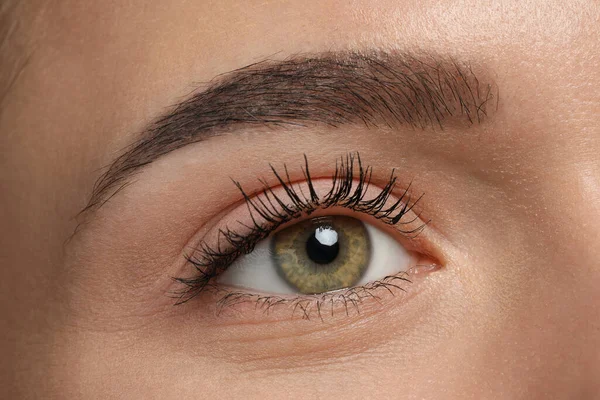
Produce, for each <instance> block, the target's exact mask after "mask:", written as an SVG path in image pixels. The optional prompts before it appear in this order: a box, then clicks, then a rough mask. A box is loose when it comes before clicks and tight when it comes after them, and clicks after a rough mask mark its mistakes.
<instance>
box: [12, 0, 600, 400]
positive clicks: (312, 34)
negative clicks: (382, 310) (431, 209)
mask: <svg viewBox="0 0 600 400" xmlns="http://www.w3.org/2000/svg"><path fill="white" fill-rule="evenodd" d="M241 4H242V3H240V2H238V1H218V2H208V1H205V2H198V1H184V0H181V1H179V0H174V1H163V2H141V1H118V0H114V1H109V2H106V1H103V2H95V1H69V0H66V1H62V2H59V3H52V2H48V3H45V4H40V5H39V7H38V8H37V9H32V10H27V14H26V15H23V16H19V15H15V16H14V17H15V18H19V19H22V21H21V23H22V24H23V26H28V27H30V29H27V30H26V31H27V32H28V33H27V34H26V35H27V36H28V41H27V43H28V49H29V50H30V51H29V53H30V54H31V56H30V58H29V61H28V63H27V64H26V65H25V66H24V68H23V70H22V73H21V74H20V75H19V77H18V79H17V80H16V81H15V83H14V85H12V87H11V89H10V92H9V93H8V94H7V96H6V98H5V100H4V103H3V104H2V109H1V110H0V148H2V149H3V151H2V155H1V156H0V183H1V185H0V186H1V196H0V225H1V226H2V228H0V229H1V231H0V235H1V236H0V238H1V240H0V262H1V273H0V274H1V275H0V280H1V282H2V283H1V285H0V287H1V291H0V292H1V294H0V296H1V298H2V301H1V306H0V314H1V319H2V320H3V321H5V323H3V327H2V328H0V329H1V330H2V337H3V339H2V342H1V345H2V349H1V351H2V352H3V353H6V355H7V356H6V357H4V359H5V360H8V361H5V362H3V364H4V365H3V366H2V367H1V368H2V371H1V373H2V375H0V384H5V385H0V386H4V387H8V388H9V389H8V390H10V391H11V392H10V393H12V395H11V396H9V397H11V398H19V397H23V398H29V397H36V396H39V394H40V393H44V391H47V393H53V394H58V397H59V398H81V396H83V397H84V398H95V397H99V398H102V397H113V398H114V397H115V393H117V396H119V395H120V396H123V398H135V396H136V395H138V396H141V397H140V398H148V397H149V396H150V397H151V396H152V395H156V396H157V397H158V398H168V397H170V396H177V397H183V398H192V397H195V396H197V397H200V398H211V395H214V396H217V397H219V396H225V397H227V396H234V395H236V394H237V395H240V394H241V393H249V394H250V395H251V396H265V397H273V398H282V397H284V396H286V394H289V393H290V391H292V393H296V391H298V392H300V391H304V392H305V393H306V396H307V397H317V396H322V397H328V396H333V395H339V396H342V395H344V397H347V398H352V397H353V395H355V394H356V395H357V397H363V396H360V395H359V394H361V393H368V394H369V396H370V397H376V396H377V394H380V395H381V396H382V397H392V398H394V397H402V396H405V395H406V397H407V398H409V397H411V396H413V398H454V397H461V398H464V394H465V393H473V395H474V397H476V398H485V397H495V398H498V397H502V398H536V396H539V398H547V396H549V395H550V396H554V395H555V394H558V397H564V398H593V397H596V396H600V386H599V384H598V379H597V377H598V376H599V375H600V352H599V351H598V349H599V348H600V338H599V336H600V334H599V332H600V322H599V321H600V296H599V295H598V293H600V291H598V289H597V288H598V287H600V264H599V263H598V261H597V260H598V259H600V251H599V250H598V249H599V247H598V246H597V243H598V241H599V240H600V156H599V154H600V34H599V32H600V30H599V29H598V27H599V26H600V9H599V6H598V3H597V2H595V1H591V0H590V1H571V2H564V1H544V0H539V1H527V2H524V1H516V0H515V1H496V2H492V1H489V2H482V1H475V0H472V1H471V0H468V1H385V0H381V1H318V2H317V1H314V2H306V1H265V0H261V1H245V2H243V5H241ZM28 24H29V25H28ZM18 32H20V33H19V34H23V35H25V33H24V31H18ZM363 49H383V50H400V51H409V52H416V53H418V52H426V53H439V54H446V55H450V56H452V57H455V58H457V59H464V60H471V61H473V62H474V63H476V64H477V65H481V66H482V68H484V69H485V70H486V71H489V73H490V74H491V75H492V77H493V79H494V80H495V82H496V83H497V85H498V88H499V90H500V96H501V106H500V108H499V110H498V111H499V112H498V115H497V116H496V121H495V122H494V123H495V125H494V127H493V128H490V129H489V130H488V131H484V132H483V133H481V134H480V135H479V137H478V138H477V139H476V140H475V139H474V138H473V137H465V139H464V141H462V142H461V141H458V142H459V143H458V144H456V143H454V144H452V146H451V149H450V150H448V151H452V152H456V153H460V154H461V157H456V159H455V161H454V164H455V165H456V168H463V169H464V170H465V171H467V170H468V171H470V173H473V174H478V175H479V176H484V177H485V179H487V180H488V181H489V182H492V183H493V184H494V185H497V186H498V187H502V188H503V191H500V192H498V193H497V196H496V199H500V200H501V201H502V202H504V204H509V205H512V206H513V207H514V208H515V209H519V210H520V213H521V214H519V215H521V217H522V219H521V222H520V223H521V225H522V226H521V229H520V230H519V232H522V233H523V234H522V235H517V236H518V237H519V238H520V239H521V240H522V241H521V242H519V243H516V244H515V243H514V242H509V241H506V242H504V243H511V246H512V245H514V246H512V247H510V248H507V247H501V246H500V243H501V242H499V244H498V248H495V249H494V256H495V257H496V259H501V258H502V257H504V256H505V255H506V254H510V256H511V257H515V258H516V259H519V258H520V259H522V260H523V265H522V268H516V267H515V270H519V271H521V273H520V275H518V276H517V277H516V278H515V279H514V281H513V280H512V279H507V280H506V282H505V283H506V285H507V286H506V287H505V288H504V289H503V290H499V289H494V290H498V293H499V296H498V298H497V299H495V300H494V301H497V303H495V304H497V305H498V310H497V312H498V313H499V315H501V316H503V318H505V320H504V321H510V325H512V326H514V327H515V330H514V331H513V330H511V331H505V330H503V329H500V328H498V327H500V326H505V325H502V323H503V322H500V321H498V320H492V319H490V320H487V319H484V320H485V321H486V323H485V324H483V323H480V321H482V319H480V318H476V317H473V318H469V317H468V313H465V314H464V315H463V314H460V316H461V318H464V319H461V321H462V322H461V323H464V324H465V326H467V325H468V327H469V328H471V330H467V328H464V332H463V331H462V330H461V332H462V333H464V334H462V335H457V339H456V340H457V342H456V343H458V344H457V347H456V349H461V351H460V352H459V351H458V350H454V349H453V348H451V346H449V344H450V343H451V342H442V341H440V342H439V343H444V345H443V347H440V348H437V349H434V350H432V349H429V350H431V352H430V353H429V354H437V355H438V356H439V357H437V358H436V359H429V360H419V359H418V357H417V356H416V355H415V354H417V355H418V354H419V353H418V351H417V350H414V349H412V348H409V349H408V350H406V348H400V347H394V344H393V343H392V344H388V345H387V346H383V347H382V348H380V349H379V350H377V351H378V352H375V353H373V352H372V353H370V354H369V355H365V354H362V355H361V354H359V355H356V356H355V357H354V358H353V360H352V361H351V362H345V363H343V364H341V365H339V366H337V365H331V366H329V368H325V367H323V368H317V369H315V370H313V371H310V370H305V369H302V368H299V367H298V368H294V369H291V370H290V371H285V370H284V371H281V370H277V371H271V370H267V369H265V370H260V368H257V369H258V372H256V373H254V374H252V373H238V372H236V371H235V369H232V368H231V366H230V365H229V364H227V363H226V362H225V361H221V360H220V359H218V358H211V357H195V356H194V354H192V355H190V354H179V355H178V356H177V357H176V356H173V355H170V356H164V355H161V357H160V358H158V356H157V354H159V353H155V352H154V351H153V350H152V349H147V348H144V347H143V346H134V347H131V348H129V347H122V348H111V347H110V346H111V343H112V342H111V341H110V340H109V339H106V342H103V340H104V339H103V334H104V333H105V332H103V331H97V332H94V333H93V335H91V336H92V337H94V340H98V343H105V346H106V347H105V349H106V351H99V350H98V349H97V348H95V347H94V346H91V345H88V344H89V343H92V339H90V337H89V336H85V335H80V334H79V332H78V330H77V324H78V322H77V321H75V322H73V321H71V320H69V318H68V317H67V316H68V315H69V313H70V312H71V309H70V308H69V307H74V308H77V307H78V306H81V307H85V306H86V305H85V304H78V303H76V304H72V303H69V302H65V301H64V298H65V296H66V293H68V292H69V288H68V287H67V285H66V284H65V282H67V281H68V279H67V278H66V276H67V275H68V274H69V273H70V271H72V270H73V269H74V268H80V267H83V266H80V265H68V263H67V262H66V254H67V253H68V251H69V247H68V245H65V242H67V240H68V239H69V237H70V236H71V234H72V232H73V230H74V229H75V227H76V225H77V222H76V220H75V218H74V217H75V215H76V214H77V213H78V211H79V210H81V209H82V208H83V207H84V206H85V205H86V203H87V202H88V200H89V196H90V193H91V192H92V189H93V184H94V181H95V180H96V179H97V178H98V177H99V176H100V173H101V168H102V167H104V166H106V165H107V164H110V162H111V161H112V160H114V159H115V157H117V156H118V155H119V154H120V153H121V151H122V149H123V148H125V147H126V146H127V145H128V144H130V143H131V142H132V141H133V140H134V138H135V135H136V134H137V133H138V132H140V131H141V130H142V129H143V128H144V126H145V125H146V124H147V123H148V122H149V121H151V120H152V119H153V118H155V117H156V116H157V115H160V114H161V113H163V112H164V111H165V110H166V108H167V106H169V105H171V104H174V103H176V102H178V101H180V100H182V99H183V98H184V97H185V96H186V95H188V94H189V93H190V92H191V91H192V90H193V89H194V88H195V87H196V83H198V82H205V81H208V80H210V79H212V78H213V77H215V76H216V75H218V74H221V73H224V72H227V71H231V70H234V69H237V68H240V67H242V66H245V65H248V64H251V63H254V62H257V61H260V60H263V59H265V58H276V59H280V58H285V57H288V56H291V55H296V54H302V53H317V52H323V51H336V50H363ZM21 50H22V49H21ZM2 68H3V70H4V69H5V68H8V66H2ZM363 140H364V141H375V140H376V139H373V138H368V136H366V137H365V139H363ZM431 140H440V141H443V140H444V138H443V137H439V138H434V137H433V136H432V139H431ZM371 148H377V145H376V144H373V145H372V147H371ZM222 151H224V152H225V151H226V150H222ZM307 151H310V150H307ZM381 154H382V157H385V156H388V155H390V154H391V152H389V151H388V152H387V153H386V152H385V151H384V150H382V151H381ZM447 156H448V155H447V154H446V153H444V151H442V150H439V157H440V158H444V157H447ZM473 171H476V172H473ZM447 194H448V195H450V192H448V193H447ZM500 200H498V201H500ZM448 202H449V203H451V204H452V203H453V202H456V203H458V202H460V200H459V199H456V200H453V199H452V197H450V196H449V197H448ZM473 210H474V211H473V214H472V215H471V216H470V217H469V216H466V217H464V219H465V220H466V219H468V218H472V221H471V223H472V226H477V225H478V224H483V223H484V220H485V219H486V215H485V214H484V213H481V214H478V213H477V206H476V205H474V206H473ZM437 212H438V213H439V215H442V216H443V215H444V212H445V211H444V210H443V209H440V210H437ZM447 217H449V218H450V217H451V216H449V215H447ZM465 225H466V223H465ZM456 226H458V225H456ZM453 229H455V230H456V232H454V231H453ZM505 229H506V234H507V236H510V235H511V234H512V233H511V232H512V231H513V229H516V228H515V227H511V226H507V227H506V228H505ZM458 230H459V229H458V228H457V227H453V226H452V225H451V224H449V225H448V226H447V227H446V232H449V234H455V235H456V237H458V238H460V240H461V241H465V242H469V241H472V242H473V246H474V248H477V247H478V246H485V245H489V244H486V243H478V242H477V240H478V238H477V237H475V236H476V235H475V234H470V233H469V232H465V231H461V232H458ZM473 231H474V232H475V231H476V230H475V229H474V230H473ZM538 256H539V257H538ZM506 257H509V256H508V255H506ZM482 260H483V261H484V262H483V263H481V262H479V261H482ZM510 260H514V258H511V259H510ZM470 262H471V263H472V265H475V266H477V267H478V268H482V269H484V270H485V269H486V267H490V266H488V265H486V260H485V258H484V257H483V256H482V257H479V255H478V254H477V252H476V251H474V252H473V254H472V258H471V259H470ZM511 262H512V261H511ZM482 264H483V265H482ZM512 264H513V265H515V263H512ZM531 269H533V270H537V271H539V270H540V269H542V270H543V271H545V272H544V275H543V276H548V277H549V278H548V279H541V280H539V282H538V281H536V280H535V279H533V278H531V277H530V276H529V275H528V274H527V273H525V272H523V271H529V270H531ZM550 277H551V278H550ZM469 279H470V277H469V276H468V275H467V278H466V279H465V280H464V282H463V284H464V285H465V286H468V285H469V284H472V283H473V282H474V281H475V280H474V279H473V280H472V281H469ZM523 282H527V284H525V283H523ZM492 286H493V285H492ZM480 289H481V291H485V290H487V289H488V287H486V286H483V287H481V288H480ZM473 290H474V291H476V289H473ZM490 290H491V289H490ZM451 306H452V307H454V309H458V308H460V305H458V304H452V305H451ZM490 310H492V309H487V311H489V312H492V311H490ZM457 315H458V314H457ZM465 315H466V316H465ZM473 315H474V316H475V315H476V314H475V312H474V314H473ZM71 324H72V325H71ZM494 324H496V325H494ZM482 325H485V326H482ZM65 326H68V329H67V328H65ZM495 328H498V329H495ZM430 329H432V331H433V330H436V333H435V334H434V333H431V332H429V333H428V335H429V336H428V337H443V336H444V335H446V334H448V332H449V331H451V330H450V329H449V328H447V327H446V326H437V327H435V326H432V327H430ZM465 332H466V333H465ZM450 333H452V332H450ZM157 335H158V334H157ZM73 343H78V344H80V345H78V346H75V345H73ZM436 343H438V342H436ZM471 345H472V347H469V346H471ZM412 346H424V347H425V348H427V346H428V344H426V343H425V344H424V343H421V342H419V341H414V342H412ZM440 346H441V345H440ZM469 348H472V349H473V351H472V352H469V351H468V349H469ZM72 349H76V350H72ZM465 349H467V350H465ZM207 351H208V350H207ZM400 351H402V352H405V353H406V354H405V358H403V357H404V356H403V355H402V354H400V355H399V352H400ZM107 354H108V355H107ZM402 360H410V363H408V361H407V363H408V364H404V365H402V363H401V361H402ZM65 365H66V367H65ZM472 366H476V367H477V369H473V368H475V367H472ZM132 371H133V372H132ZM462 371H464V372H462ZM106 376H109V377H110V378H109V381H110V382H115V384H117V385H118V386H119V391H118V392H115V391H114V390H115V388H111V387H106V386H104V385H101V384H99V383H98V381H102V380H103V379H104V377H106ZM307 382H317V383H319V382H320V383H321V384H322V385H321V386H318V385H316V384H315V385H316V386H313V385H310V384H308V383H307ZM324 383H328V384H327V385H325V384H324ZM107 385H108V386H111V384H110V383H107ZM138 386H141V387H143V388H144V390H147V391H148V392H144V390H142V389H140V388H139V387H138ZM317 386H318V388H317ZM103 391H105V392H103ZM101 393H106V396H103V395H102V394H101ZM477 393H478V394H479V395H477ZM492 394H496V395H497V396H493V395H492ZM15 396H16V397H15Z"/></svg>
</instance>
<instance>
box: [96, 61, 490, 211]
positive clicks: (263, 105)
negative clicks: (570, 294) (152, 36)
mask: <svg viewBox="0 0 600 400" xmlns="http://www.w3.org/2000/svg"><path fill="white" fill-rule="evenodd" d="M486 75H487V74H486ZM480 79H481V78H478V77H477V76H476V75H475V73H474V72H473V68H472V66H471V65H470V64H467V63H459V62H457V61H456V60H454V59H452V58H445V57H438V56H433V55H427V56H415V55H407V54H403V53H387V52H371V53H357V52H328V53H319V54H316V55H296V56H293V57H290V58H288V59H286V60H283V61H271V60H266V61H262V62H259V63H255V64H252V65H249V66H246V67H243V68H240V69H237V70H235V71H232V72H229V73H227V74H223V75H220V76H218V77H217V78H215V79H214V80H213V81H212V82H210V83H209V84H208V85H207V86H206V87H205V89H204V90H201V91H198V92H197V93H195V94H193V95H192V96H191V97H189V98H188V99H187V100H185V101H183V102H181V103H179V104H177V105H176V106H175V107H174V108H173V109H172V111H170V112H169V113H167V114H166V115H164V116H162V117H160V118H158V119H157V120H156V121H155V122H153V123H152V124H151V125H150V126H149V127H148V128H147V129H146V130H145V131H143V132H142V134H141V135H140V137H139V139H138V141H137V142H136V143H134V144H133V145H132V146H131V147H130V148H129V149H127V150H126V151H125V152H124V153H123V154H122V155H121V156H120V157H118V158H117V159H116V160H115V161H114V162H113V163H112V164H111V165H110V166H109V167H108V169H107V170H106V172H105V173H104V174H103V175H102V176H101V177H100V178H99V179H98V181H97V182H96V184H95V186H94V190H93V193H92V196H91V199H90V202H89V204H88V205H87V207H86V209H85V210H84V211H86V210H92V209H95V208H97V207H99V206H101V205H102V204H104V202H106V201H107V200H108V199H109V198H110V197H112V196H113V195H114V194H116V193H117V192H118V191H119V190H121V189H122V188H124V187H125V186H126V185H127V184H128V183H129V182H130V178H131V176H132V175H133V174H135V173H136V172H138V171H139V170H140V168H141V167H143V166H145V165H148V164H150V163H151V162H152V161H154V160H156V159H157V158H159V157H161V156H163V155H165V154H167V153H169V152H171V151H174V150H176V149H179V148H181V147H183V146H186V145H188V144H191V143H196V142H201V141H204V140H207V139H209V138H211V137H214V136H217V135H223V134H226V133H227V134H228V133H232V132H234V131H235V130H236V129H239V128H250V127H253V126H267V127H286V126H303V127H308V126H318V125H321V126H326V127H331V128H336V127H339V126H342V125H346V124H362V125H364V126H365V127H366V128H376V127H381V126H386V127H389V128H397V127H400V126H405V127H406V126H407V127H410V128H413V129H419V128H420V129H427V128H432V129H436V128H439V129H443V126H444V124H445V123H446V122H447V120H450V119H452V120H454V121H464V122H465V123H466V124H474V123H479V122H481V121H482V120H483V119H484V118H485V117H486V116H488V114H489V113H490V111H493V110H494V109H495V108H496V107H497V104H498V89H497V86H496V85H495V84H494V83H493V82H492V81H491V80H490V79H487V80H485V81H484V80H483V79H482V80H480Z"/></svg>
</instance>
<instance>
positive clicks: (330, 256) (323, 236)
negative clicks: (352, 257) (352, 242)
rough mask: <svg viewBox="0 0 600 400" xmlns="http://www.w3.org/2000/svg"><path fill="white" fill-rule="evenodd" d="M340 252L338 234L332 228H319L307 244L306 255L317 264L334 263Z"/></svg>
mask: <svg viewBox="0 0 600 400" xmlns="http://www.w3.org/2000/svg"><path fill="white" fill-rule="evenodd" d="M339 252H340V243H339V241H338V233H337V232H336V231H335V230H334V229H333V228H332V227H330V226H325V227H323V226H320V227H318V228H317V229H316V230H315V231H314V232H313V234H312V235H310V237H309V238H308V241H307V242H306V253H307V254H308V257H309V258H310V259H311V260H312V261H314V262H315V263H317V264H329V263H330V262H333V260H335V258H336V257H337V255H338V253H339Z"/></svg>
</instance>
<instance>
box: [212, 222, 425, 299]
mask: <svg viewBox="0 0 600 400" xmlns="http://www.w3.org/2000/svg"><path fill="white" fill-rule="evenodd" d="M413 265H414V257H413V256H412V255H411V254H410V253H409V252H408V251H406V250H405V249H404V248H403V247H402V246H401V245H400V244H399V243H398V242H397V241H396V240H395V239H394V238H392V237H391V235H390V234H388V233H385V232H383V231H382V230H380V229H377V228H376V227H374V226H373V225H371V224H368V223H365V222H362V221H361V220H359V219H356V218H352V217H349V216H341V215H339V216H338V215H336V216H325V217H318V218H312V219H309V220H305V221H302V222H299V223H296V224H293V225H291V226H289V227H287V228H285V229H283V230H280V231H278V232H276V233H275V234H273V235H271V236H270V237H269V238H267V239H265V240H263V241H262V242H260V243H259V244H258V245H257V246H256V247H255V249H254V251H253V252H252V253H250V254H247V255H245V256H242V257H240V258H238V259H237V260H236V261H235V262H234V263H233V264H232V265H231V266H230V267H229V268H228V269H227V271H225V272H224V273H223V274H222V275H221V276H220V277H219V279H218V282H219V283H220V284H222V285H227V286H233V287H239V288H244V289H247V290H252V291H257V292H263V293H271V294H306V295H310V294H321V293H326V292H330V291H334V290H340V289H345V288H349V287H353V286H358V285H364V284H366V283H369V282H373V281H377V280H380V279H383V278H385V277H387V276H391V275H394V274H398V273H400V272H406V271H408V270H409V269H410V268H411V266H413Z"/></svg>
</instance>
